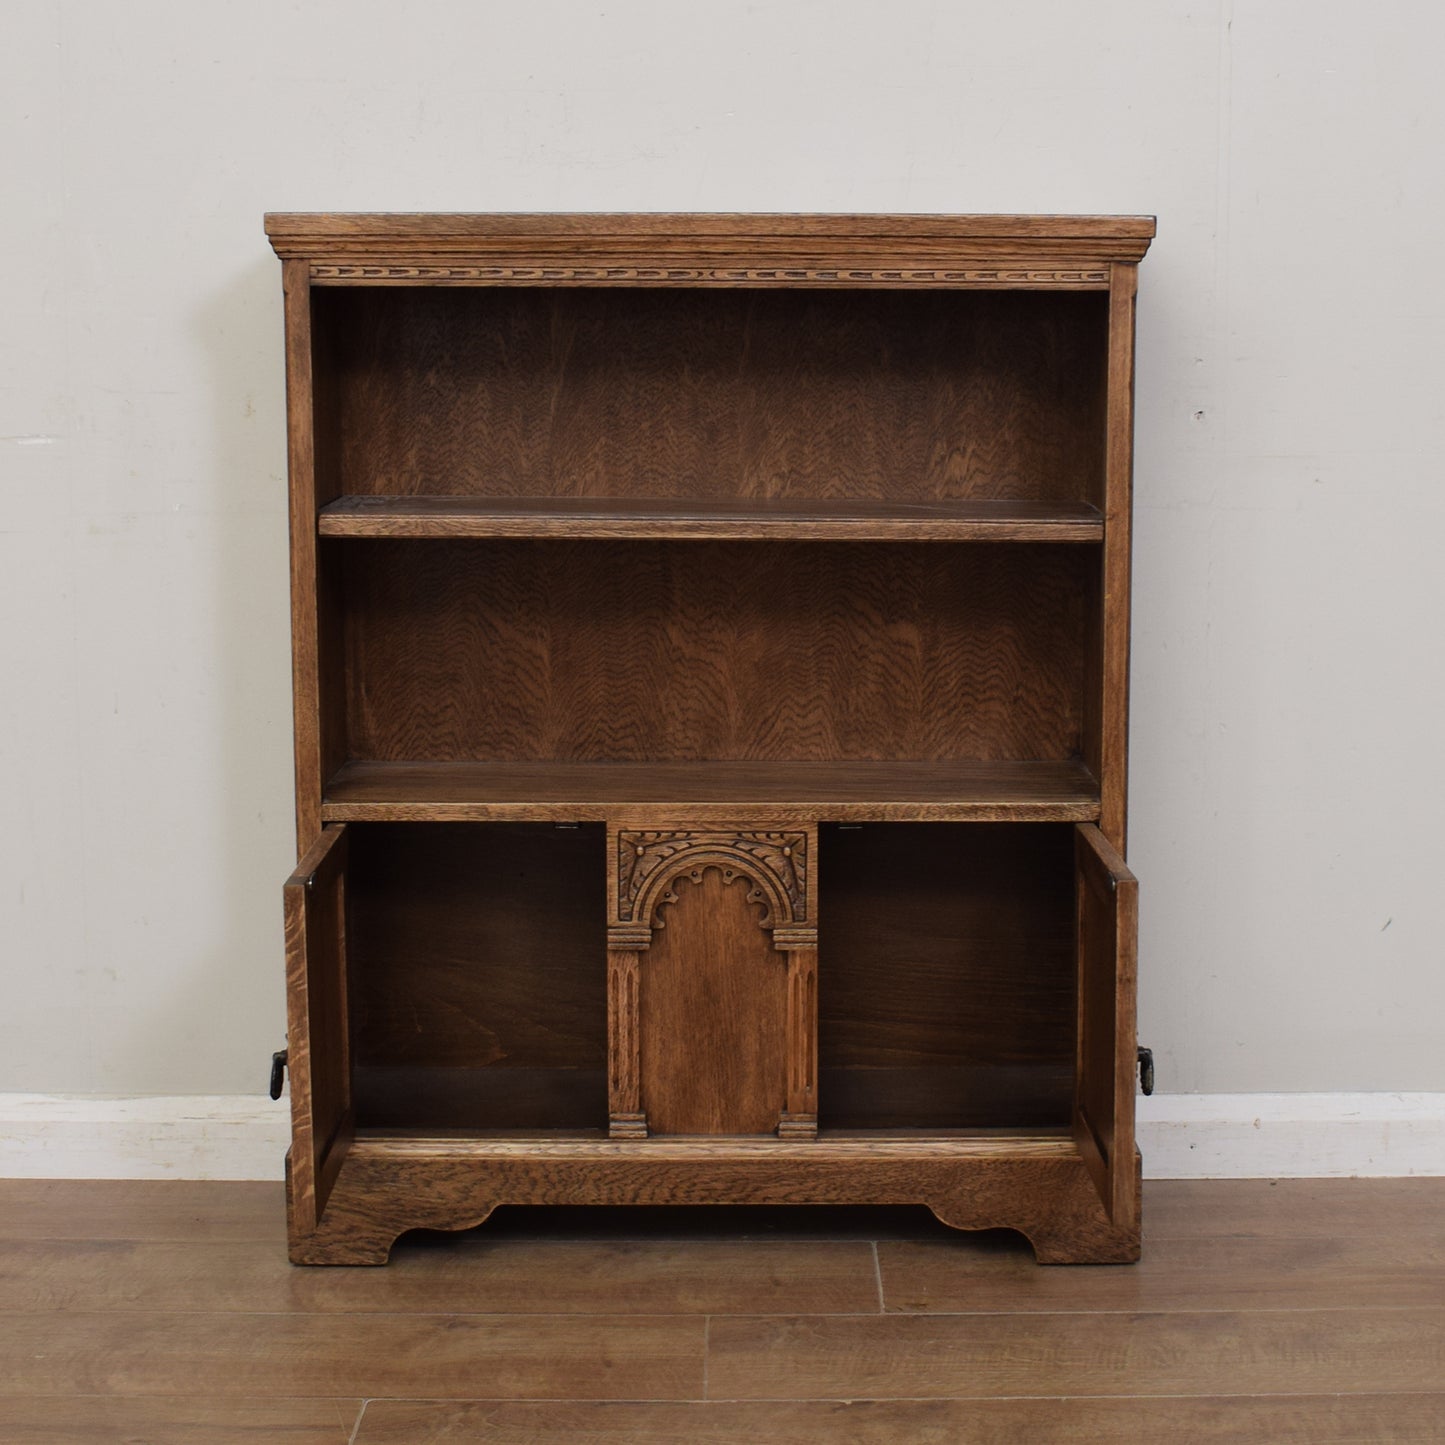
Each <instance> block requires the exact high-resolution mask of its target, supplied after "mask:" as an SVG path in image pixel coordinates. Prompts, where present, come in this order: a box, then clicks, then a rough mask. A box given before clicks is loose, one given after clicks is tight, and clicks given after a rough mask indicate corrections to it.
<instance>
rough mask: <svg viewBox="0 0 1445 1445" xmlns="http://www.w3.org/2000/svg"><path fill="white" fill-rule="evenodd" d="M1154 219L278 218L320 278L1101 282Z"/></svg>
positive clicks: (289, 247)
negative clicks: (1110, 268)
mask: <svg viewBox="0 0 1445 1445" xmlns="http://www.w3.org/2000/svg"><path fill="white" fill-rule="evenodd" d="M1154 230H1155V225H1154V218H1153V217H1152V216H943V215H823V214H804V215H764V214H749V215H742V214H738V215H728V214H673V213H664V212H642V213H632V214H606V213H595V214H586V213H582V214H578V213H571V214H531V215H520V214H500V213H497V214H457V213H450V214H441V213H425V212H413V213H401V214H386V213H349V214H348V213H296V212H278V213H273V214H270V215H267V217H266V234H267V235H268V236H269V237H270V240H271V244H272V246H273V247H274V249H275V251H276V254H277V255H278V256H280V257H281V258H282V259H284V260H305V261H308V262H310V263H311V272H312V277H313V279H315V280H319V281H322V282H327V281H330V282H334V283H339V284H345V283H347V282H351V283H360V284H366V283H368V282H376V281H379V282H386V281H411V282H413V283H417V282H420V283H426V282H428V281H438V282H446V281H468V280H470V281H473V282H482V283H485V282H487V281H496V282H506V281H513V282H531V283H534V284H547V283H549V282H563V283H566V282H573V283H580V284H589V283H590V284H605V283H608V282H621V283H628V282H631V283H633V284H649V283H659V282H667V281H677V282H683V283H692V284H707V283H710V282H711V283H720V284H729V283H731V284H742V285H749V284H775V285H788V284H805V285H806V284H809V283H813V284H830V283H831V284H835V285H851V284H870V283H871V284H883V285H887V284H895V285H903V284H909V283H915V284H923V285H928V284H933V285H940V284H942V285H948V284H956V285H968V284H990V283H991V282H992V283H994V284H1001V285H1002V284H1024V285H1030V284H1036V285H1065V286H1067V285H1078V286H1085V287H1102V286H1105V285H1107V284H1108V280H1109V277H1108V274H1107V268H1108V266H1109V265H1111V264H1113V263H1116V262H1118V263H1133V262H1137V261H1138V260H1140V259H1141V258H1142V257H1143V255H1144V253H1145V251H1146V250H1147V249H1148V247H1149V241H1150V239H1151V237H1152V236H1153V235H1154Z"/></svg>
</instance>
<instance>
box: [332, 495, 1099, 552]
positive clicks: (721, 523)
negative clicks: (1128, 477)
mask: <svg viewBox="0 0 1445 1445" xmlns="http://www.w3.org/2000/svg"><path fill="white" fill-rule="evenodd" d="M318 530H319V531H320V533H321V535H322V536H323V537H567V538H576V539H581V540H586V539H613V540H615V539H626V538H654V539H657V540H665V541H709V540H710V541H729V540H735V541H760V540H768V539H777V540H780V541H830V540H831V541H852V542H868V541H882V542H887V541H894V542H1098V541H1100V540H1101V539H1102V538H1103V535H1104V520H1103V518H1102V516H1101V515H1100V513H1099V510H1098V508H1097V507H1093V506H1090V505H1089V503H1087V502H1031V501H1001V500H986V501H948V502H887V501H870V500H858V501H824V500H816V499H809V500H806V501H797V500H783V499H773V498H742V499H737V500H732V499H729V500H725V501H697V500H683V499H672V498H663V499H649V498H641V497H372V496H348V497H341V498H339V499H338V500H336V501H334V502H332V503H330V505H328V506H326V507H323V508H322V510H321V513H320V517H319V519H318Z"/></svg>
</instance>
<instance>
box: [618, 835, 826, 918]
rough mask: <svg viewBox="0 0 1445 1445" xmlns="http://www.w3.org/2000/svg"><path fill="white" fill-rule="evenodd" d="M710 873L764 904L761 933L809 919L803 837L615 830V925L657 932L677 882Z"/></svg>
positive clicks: (806, 843)
mask: <svg viewBox="0 0 1445 1445" xmlns="http://www.w3.org/2000/svg"><path fill="white" fill-rule="evenodd" d="M709 868H716V869H718V870H719V872H720V873H721V874H722V878H723V882H724V883H728V884H731V883H732V882H733V881H734V880H735V879H737V878H739V877H741V878H745V879H747V880H749V881H750V882H751V883H752V889H751V891H750V892H749V895H748V897H749V901H751V902H758V903H762V904H763V905H764V909H765V912H764V914H763V917H762V918H761V919H760V920H759V925H760V926H761V927H763V928H778V927H798V926H800V925H806V924H807V923H808V922H809V921H810V920H809V918H808V835H807V834H806V833H804V832H801V831H800V832H796V833H793V832H738V833H698V832H688V833H681V832H679V833H663V832H643V831H635V832H634V831H619V832H618V834H617V894H616V900H615V905H614V907H615V914H614V922H615V923H618V924H632V925H634V926H638V925H640V926H641V927H643V928H646V929H648V930H651V929H652V928H656V927H661V926H662V923H661V920H660V919H658V917H657V910H658V908H659V907H661V906H662V905H663V904H665V903H670V902H675V901H676V898H675V896H673V897H669V896H668V895H669V893H670V892H671V888H672V884H673V883H674V881H676V880H677V879H678V878H681V877H684V876H687V877H691V878H692V880H693V881H694V882H700V881H701V879H702V874H703V873H704V872H705V871H706V870H707V869H709Z"/></svg>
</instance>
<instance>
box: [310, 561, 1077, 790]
mask: <svg viewBox="0 0 1445 1445" xmlns="http://www.w3.org/2000/svg"><path fill="white" fill-rule="evenodd" d="M323 550H325V551H326V552H327V554H328V555H327V557H326V558H325V561H326V562H327V563H328V564H329V565H332V566H334V567H335V568H336V571H337V573H338V576H339V583H340V593H341V596H342V599H343V601H342V604H341V612H342V617H343V622H342V632H343V635H344V657H345V687H344V691H343V690H342V689H338V690H337V692H336V693H335V694H333V696H332V698H331V699H329V705H330V706H331V707H334V708H337V709H342V710H344V716H342V717H338V718H336V719H334V720H333V724H332V725H333V727H334V728H335V730H336V732H337V733H338V734H340V735H342V736H344V738H345V745H344V746H345V758H346V760H348V761H349V760H376V761H392V762H397V761H430V762H446V761H453V760H492V761H519V760H529V759H550V760H555V761H606V762H632V763H645V762H664V761H683V762H687V761H716V762H724V761H754V762H783V761H797V762H829V761H844V760H848V761H867V760H874V761H881V760H918V761H932V760H950V759H954V760H956V759H978V760H990V761H999V762H1003V761H1017V760H1028V759H1040V760H1066V759H1070V758H1075V757H1077V756H1079V755H1080V752H1081V748H1082V728H1083V718H1084V708H1085V704H1084V692H1085V662H1086V654H1087V648H1086V645H1085V644H1086V632H1087V626H1088V624H1087V618H1088V614H1089V610H1090V606H1091V603H1092V600H1093V599H1094V597H1095V595H1096V578H1097V572H1098V554H1097V551H1096V550H1095V549H1092V548H1088V547H1083V548H1078V547H1052V546H1047V545H1035V544H1018V545H1007V546H993V545H989V544H970V545H961V546H958V547H940V546H937V545H934V544H924V543H920V544H903V543H877V544H875V543H818V542H808V543H794V542H716V543H713V542H676V543H674V542H644V541H636V542H564V541H523V540H505V541H481V540H467V541H426V542H418V541H410V540H402V541H397V540H366V541H346V542H331V541H327V542H324V543H323ZM338 670H339V659H338Z"/></svg>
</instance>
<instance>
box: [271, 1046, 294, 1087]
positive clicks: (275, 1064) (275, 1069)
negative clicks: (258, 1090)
mask: <svg viewBox="0 0 1445 1445" xmlns="http://www.w3.org/2000/svg"><path fill="white" fill-rule="evenodd" d="M289 1053H290V1050H289V1049H277V1050H276V1052H275V1053H274V1054H272V1055H271V1097H272V1098H273V1099H279V1098H280V1097H281V1085H282V1083H284V1082H285V1079H286V1063H287V1055H288V1054H289Z"/></svg>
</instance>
